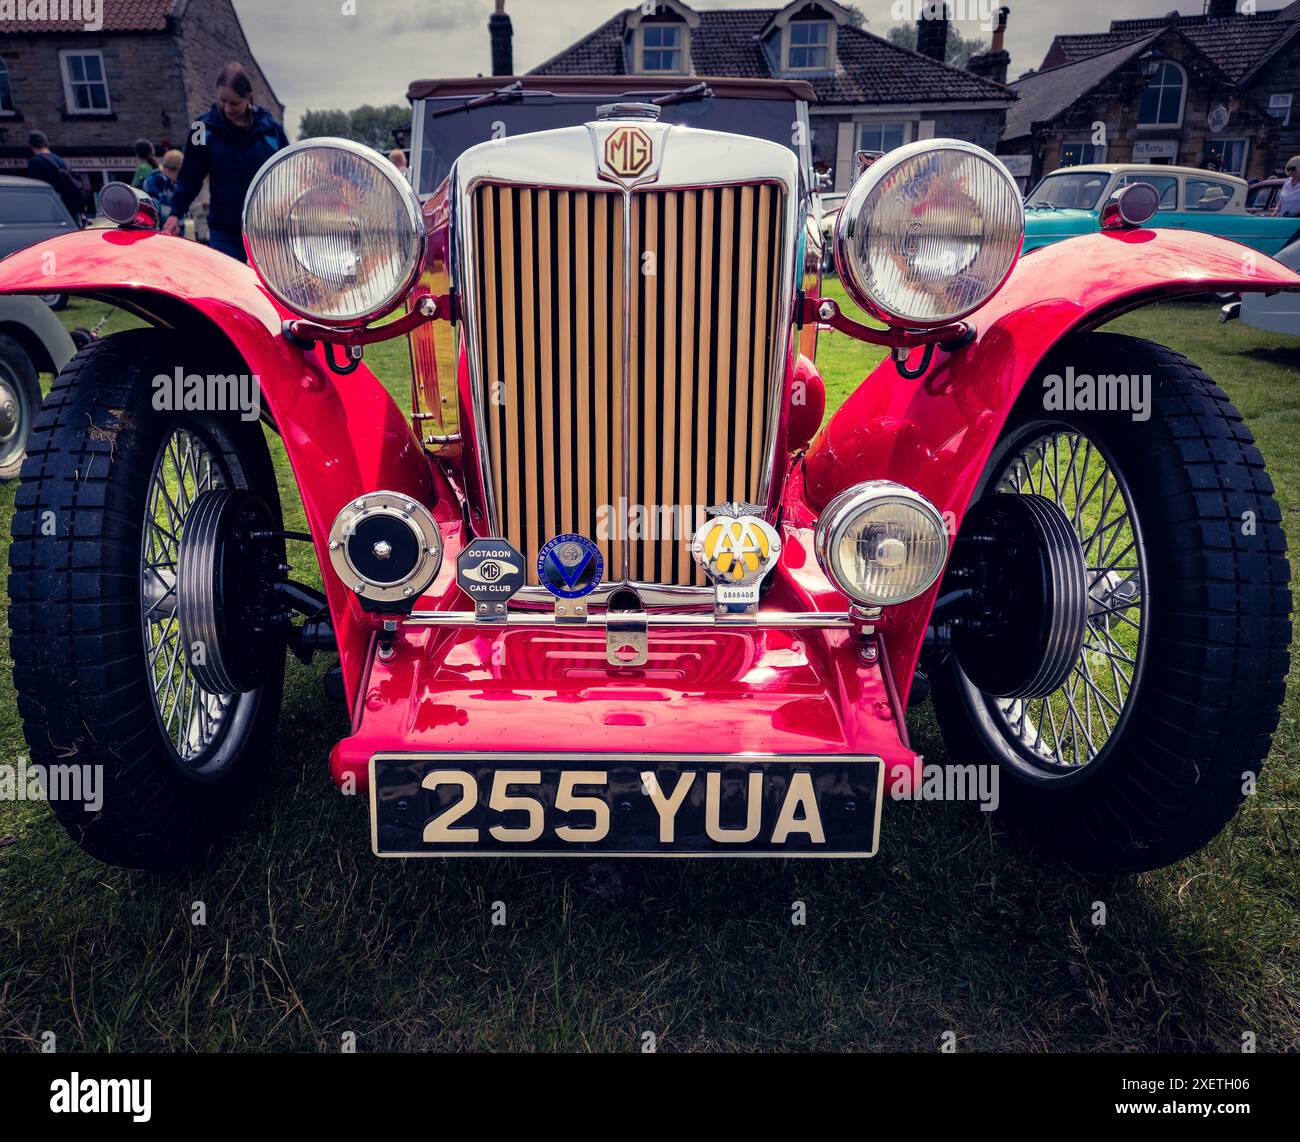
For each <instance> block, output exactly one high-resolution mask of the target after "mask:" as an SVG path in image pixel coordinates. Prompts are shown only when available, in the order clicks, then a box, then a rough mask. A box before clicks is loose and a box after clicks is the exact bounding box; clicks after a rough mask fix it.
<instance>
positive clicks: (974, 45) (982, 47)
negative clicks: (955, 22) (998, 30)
mask: <svg viewBox="0 0 1300 1142" xmlns="http://www.w3.org/2000/svg"><path fill="white" fill-rule="evenodd" d="M887 35H888V38H889V42H890V43H891V44H894V45H895V46H897V47H900V48H907V50H908V51H912V52H914V51H916V25H915V24H895V25H894V26H893V27H892V28H890V29H889V32H888V33H887ZM988 50H989V45H988V44H987V43H986V42H985V41H984V40H981V39H980V38H979V37H978V36H971V37H970V38H969V39H967V38H966V37H965V36H963V35H962V34H961V33H960V32H959V31H957V30H956V29H955V28H952V27H950V28H949V29H948V47H947V49H946V51H945V53H944V63H946V64H949V65H950V66H951V67H963V68H964V67H965V66H966V64H967V63H968V62H969V61H970V57H971V56H977V55H979V54H980V53H981V52H986V51H988Z"/></svg>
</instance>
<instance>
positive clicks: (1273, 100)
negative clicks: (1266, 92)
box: [1268, 91, 1292, 127]
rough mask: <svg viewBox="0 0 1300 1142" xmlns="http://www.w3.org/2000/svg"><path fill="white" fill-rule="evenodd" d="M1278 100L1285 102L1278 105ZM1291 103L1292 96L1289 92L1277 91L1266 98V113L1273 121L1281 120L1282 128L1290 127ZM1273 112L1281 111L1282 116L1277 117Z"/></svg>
mask: <svg viewBox="0 0 1300 1142" xmlns="http://www.w3.org/2000/svg"><path fill="white" fill-rule="evenodd" d="M1278 100H1285V102H1281V103H1280V102H1278ZM1291 103H1292V96H1291V92H1289V91H1279V92H1276V93H1274V94H1273V95H1270V96H1269V97H1268V113H1269V114H1270V115H1272V116H1273V118H1274V119H1281V120H1282V126H1283V127H1289V126H1291ZM1275 111H1282V112H1283V114H1281V115H1277V114H1275Z"/></svg>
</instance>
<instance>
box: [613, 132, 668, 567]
mask: <svg viewBox="0 0 1300 1142" xmlns="http://www.w3.org/2000/svg"><path fill="white" fill-rule="evenodd" d="M662 145H663V143H662V140H661V142H660V146H662ZM661 161H662V157H661ZM620 381H621V386H622V389H623V489H622V490H623V494H624V495H626V494H627V490H628V489H629V488H630V487H631V486H632V192H631V190H630V189H628V188H626V187H625V188H624V190H623V376H622V377H621V378H620ZM611 491H612V489H611ZM621 546H622V548H623V566H622V568H621V569H620V570H619V578H620V579H621V580H622V581H623V582H627V579H628V576H630V575H631V574H632V543H631V541H630V540H628V539H624V540H623V541H622V544H621Z"/></svg>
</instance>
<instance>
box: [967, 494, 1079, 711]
mask: <svg viewBox="0 0 1300 1142" xmlns="http://www.w3.org/2000/svg"><path fill="white" fill-rule="evenodd" d="M949 574H950V575H953V576H954V581H956V582H960V583H963V584H969V585H970V601H969V603H968V604H967V606H966V607H965V608H964V614H963V615H962V617H961V618H959V619H957V620H956V621H954V623H953V633H952V649H953V653H954V654H955V655H956V656H957V662H958V663H959V664H960V666H961V668H962V671H963V673H965V675H966V677H967V678H969V679H970V680H971V682H973V683H974V684H975V685H976V686H977V687H978V688H979V689H980V690H982V691H983V692H984V693H985V694H988V695H990V696H992V697H995V698H1041V697H1044V696H1046V695H1048V694H1051V693H1053V692H1054V691H1055V690H1057V689H1058V688H1059V687H1061V686H1062V685H1064V684H1065V682H1066V680H1067V679H1068V678H1069V676H1070V672H1071V671H1072V670H1073V668H1074V664H1075V663H1076V662H1077V661H1078V659H1079V654H1080V652H1081V651H1082V649H1083V642H1084V637H1085V635H1086V634H1087V631H1088V618H1089V615H1090V613H1091V612H1092V611H1093V609H1094V608H1095V606H1096V605H1097V600H1096V599H1094V598H1093V597H1092V596H1091V595H1090V593H1089V590H1088V572H1087V568H1086V563H1085V560H1084V554H1083V546H1082V544H1081V543H1080V541H1079V537H1078V535H1077V533H1076V532H1075V530H1074V527H1073V526H1072V525H1071V523H1070V519H1069V517H1068V516H1067V515H1066V514H1065V513H1064V512H1063V511H1062V510H1061V508H1060V507H1058V506H1057V505H1056V504H1055V503H1054V502H1053V501H1051V500H1049V499H1047V498H1046V497H1044V496H1038V495H992V496H986V497H985V498H984V499H982V500H981V501H980V502H979V503H977V504H976V505H975V506H974V507H973V508H971V510H970V512H969V513H967V516H966V520H965V522H964V523H963V526H962V535H960V536H958V537H957V541H956V543H954V545H953V557H952V561H951V564H950V567H949Z"/></svg>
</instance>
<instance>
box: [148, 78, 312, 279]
mask: <svg viewBox="0 0 1300 1142" xmlns="http://www.w3.org/2000/svg"><path fill="white" fill-rule="evenodd" d="M288 145H289V140H288V138H287V137H286V136H285V133H284V128H283V127H281V126H280V124H279V123H277V122H276V121H275V116H273V115H272V114H271V113H270V112H269V111H267V110H266V109H265V108H263V107H258V106H257V105H256V104H254V102H253V85H252V84H251V83H250V82H249V79H248V75H247V74H246V73H245V71H244V69H243V68H242V67H240V66H239V64H237V63H232V64H227V65H226V67H225V68H224V69H223V70H222V72H221V74H220V75H219V76H217V101H216V102H215V103H214V104H213V105H212V110H210V111H209V112H208V113H207V114H206V115H203V116H201V117H200V118H199V120H198V122H197V123H195V124H194V126H193V129H192V130H191V132H190V138H189V142H188V143H186V145H185V162H184V164H183V165H182V166H181V173H180V178H178V179H177V180H176V190H175V192H174V193H173V195H172V205H171V215H170V216H169V217H168V219H167V224H166V225H165V226H164V227H163V230H164V232H165V233H167V234H178V233H179V232H180V225H181V223H180V220H181V219H182V218H183V217H184V216H185V212H186V211H187V210H189V208H190V207H191V206H192V205H193V203H194V200H195V199H196V198H197V197H198V196H199V192H200V191H201V190H202V189H203V180H204V179H207V180H208V192H209V197H210V202H209V204H208V231H209V235H210V236H209V238H208V245H210V246H211V247H212V248H213V249H214V250H220V251H221V253H223V254H229V255H230V256H231V257H232V258H238V259H239V260H240V261H241V262H245V261H247V260H248V258H247V255H246V254H245V253H244V239H243V235H242V229H243V212H244V196H245V195H246V194H247V193H248V187H249V185H250V184H251V183H252V181H253V176H254V175H255V174H257V172H258V171H259V170H260V169H261V167H262V164H263V163H265V162H266V160H267V159H269V158H270V157H271V156H272V155H273V154H275V152H276V151H278V150H280V149H282V148H283V147H287V146H288Z"/></svg>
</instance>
